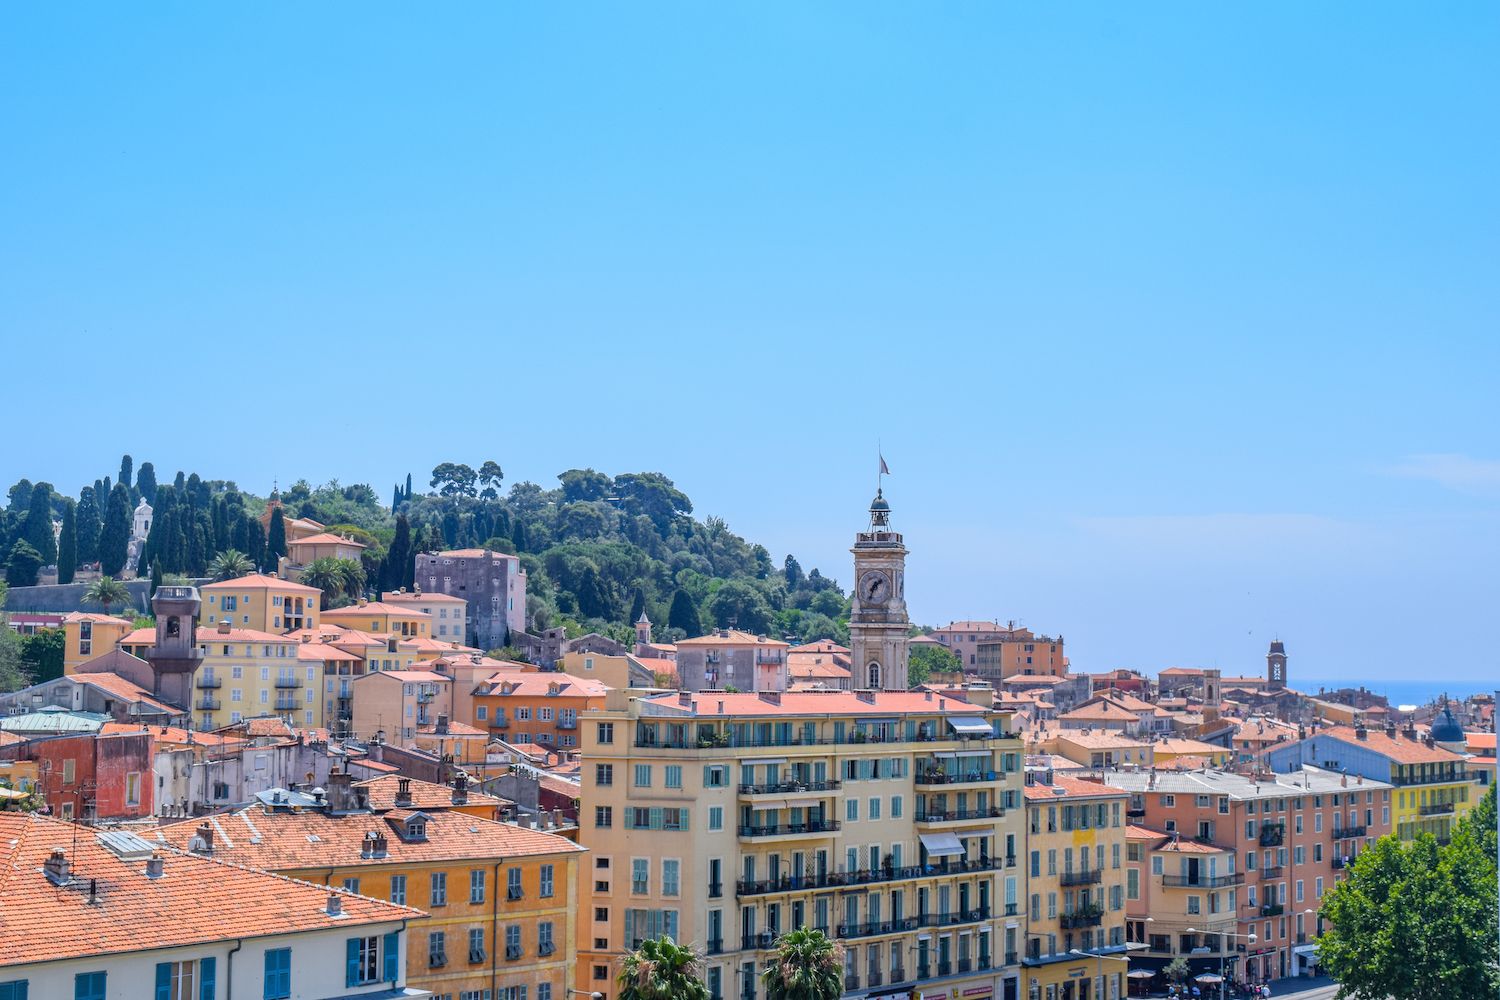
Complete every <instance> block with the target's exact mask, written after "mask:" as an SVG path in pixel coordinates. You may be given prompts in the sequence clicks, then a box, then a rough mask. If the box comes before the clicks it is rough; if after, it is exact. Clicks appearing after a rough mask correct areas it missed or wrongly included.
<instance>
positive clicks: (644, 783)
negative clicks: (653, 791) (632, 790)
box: [635, 764, 651, 788]
mask: <svg viewBox="0 0 1500 1000" xmlns="http://www.w3.org/2000/svg"><path fill="white" fill-rule="evenodd" d="M635 787H637V788H650V787H651V765H650V764H637V765H636V766H635Z"/></svg>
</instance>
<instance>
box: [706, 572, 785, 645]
mask: <svg viewBox="0 0 1500 1000" xmlns="http://www.w3.org/2000/svg"><path fill="white" fill-rule="evenodd" d="M708 613H709V614H710V615H712V616H713V619H714V623H715V624H716V625H718V626H719V628H729V627H731V626H733V627H734V628H739V629H744V630H745V631H747V632H758V633H765V632H767V631H769V630H770V627H771V606H770V605H769V604H767V603H766V598H765V595H764V594H762V593H761V592H760V591H759V590H757V589H756V588H755V587H753V586H751V585H750V584H748V583H745V582H744V581H742V580H726V581H725V582H724V583H723V585H721V586H720V587H719V589H718V591H717V592H716V593H715V594H714V596H713V597H712V598H711V599H710V600H709V602H708Z"/></svg>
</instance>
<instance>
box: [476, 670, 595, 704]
mask: <svg viewBox="0 0 1500 1000" xmlns="http://www.w3.org/2000/svg"><path fill="white" fill-rule="evenodd" d="M554 684H556V685H557V694H555V695H553V694H551V691H552V685H554ZM506 687H508V688H509V694H507V693H506V692H505V690H504V688H506ZM608 692H609V685H608V684H605V683H604V682H603V681H596V680H594V679H593V678H592V677H574V676H573V675H572V674H562V673H553V672H550V671H549V672H548V673H524V674H523V673H521V672H519V671H505V672H502V673H498V674H496V675H495V676H493V677H491V678H490V679H489V680H488V681H485V682H483V683H482V684H481V685H480V686H479V687H477V688H475V689H474V694H476V695H493V696H495V697H500V698H506V697H510V698H515V697H522V698H545V697H549V696H550V697H554V698H602V697H604V696H605V695H606V694H607V693H608Z"/></svg>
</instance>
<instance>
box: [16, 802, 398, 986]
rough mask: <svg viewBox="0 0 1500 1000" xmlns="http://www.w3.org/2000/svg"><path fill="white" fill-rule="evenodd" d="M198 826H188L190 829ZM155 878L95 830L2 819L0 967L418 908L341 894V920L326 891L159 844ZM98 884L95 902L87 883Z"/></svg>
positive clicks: (390, 915) (390, 916) (374, 919)
mask: <svg viewBox="0 0 1500 1000" xmlns="http://www.w3.org/2000/svg"><path fill="white" fill-rule="evenodd" d="M197 822H198V821H197V820H192V821H190V823H189V824H188V825H190V826H195V825H196V824H197ZM60 845H61V846H65V847H66V848H67V853H68V856H69V860H70V862H71V866H72V873H73V875H74V876H75V880H74V881H73V882H72V884H71V885H69V886H67V887H66V888H61V887H58V886H55V885H53V884H52V882H50V881H49V880H48V879H47V877H46V875H45V874H44V873H43V870H42V868H43V865H44V863H45V862H46V861H47V857H48V855H49V854H51V852H52V850H53V849H54V848H56V847H58V846H60ZM159 853H160V854H161V855H162V856H163V860H164V862H165V863H164V865H163V871H162V875H161V877H159V878H148V877H147V876H146V859H145V858H142V859H140V860H125V859H124V858H121V857H120V856H119V855H117V854H115V852H114V851H112V850H110V849H109V848H107V847H104V846H102V845H101V844H100V843H98V841H97V840H96V838H95V834H94V832H93V831H91V830H83V831H82V832H81V833H80V828H78V827H76V826H74V825H73V824H71V823H63V822H59V821H57V820H52V819H48V818H46V817H43V816H37V815H34V814H27V813H9V812H7V813H0V860H3V862H4V864H3V867H0V895H3V897H4V899H5V905H4V906H3V907H0V966H7V965H19V964H23V963H33V962H55V961H61V960H65V959H79V958H85V957H89V956H96V955H109V954H116V953H124V952H139V951H148V950H153V949H158V948H177V947H183V946H187V945H199V944H204V943H207V942H211V941H224V940H229V939H233V938H240V937H262V936H265V935H269V934H289V933H296V932H300V931H312V930H322V929H331V928H335V927H352V926H359V925H363V924H371V923H383V922H387V921H392V922H394V921H400V920H407V919H411V918H413V917H419V916H422V913H421V911H420V910H414V909H410V908H408V907H405V906H396V905H395V904H393V903H387V902H384V901H382V900H378V899H370V898H368V897H365V896H357V895H354V894H352V893H340V900H341V902H342V904H343V907H342V908H343V916H340V917H331V916H329V915H328V912H327V906H328V894H329V890H328V887H327V886H320V885H312V884H310V883H307V882H300V881H297V880H295V879H289V878H283V877H281V876H279V875H270V874H267V873H265V872H263V871H254V870H252V869H250V868H247V867H242V866H241V865H238V864H234V863H231V862H230V861H229V859H223V858H217V857H216V858H212V859H210V858H205V857H200V856H197V855H192V854H185V853H181V852H178V851H175V850H171V849H169V848H166V847H163V848H162V849H161V850H160V852H159ZM91 884H92V885H96V886H97V888H98V897H97V900H96V902H94V903H90V902H89V887H90V885H91Z"/></svg>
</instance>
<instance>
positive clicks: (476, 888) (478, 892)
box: [469, 868, 485, 903]
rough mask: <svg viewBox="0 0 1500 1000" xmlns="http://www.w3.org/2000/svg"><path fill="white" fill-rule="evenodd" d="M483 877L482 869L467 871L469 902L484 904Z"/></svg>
mask: <svg viewBox="0 0 1500 1000" xmlns="http://www.w3.org/2000/svg"><path fill="white" fill-rule="evenodd" d="M484 875H485V871H484V869H483V868H473V869H470V871H469V902H471V903H482V902H484Z"/></svg>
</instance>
